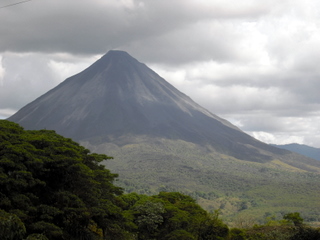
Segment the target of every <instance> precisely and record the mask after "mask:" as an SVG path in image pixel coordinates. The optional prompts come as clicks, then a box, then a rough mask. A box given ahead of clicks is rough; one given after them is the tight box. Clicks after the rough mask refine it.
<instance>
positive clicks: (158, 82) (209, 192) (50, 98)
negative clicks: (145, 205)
mask: <svg viewBox="0 0 320 240" xmlns="http://www.w3.org/2000/svg"><path fill="white" fill-rule="evenodd" d="M8 120H10V121H13V122H16V123H19V124H20V125H22V126H23V127H24V128H26V129H34V130H37V129H52V130H55V131H56V132H57V133H59V134H61V135H63V136H65V137H69V138H72V139H73V140H75V141H78V142H80V143H81V144H82V145H84V146H85V147H87V148H89V149H91V150H92V151H95V152H97V153H106V154H108V155H110V156H113V157H114V160H112V161H108V162H106V166H107V167H108V168H109V169H111V170H112V171H113V172H116V173H119V175H120V177H119V185H121V186H122V187H124V188H125V189H126V190H127V191H128V192H129V191H137V192H140V193H155V192H157V191H180V192H183V193H188V194H190V195H192V196H194V197H196V198H197V199H198V201H199V203H200V204H202V205H203V206H204V207H206V208H207V209H213V208H214V209H217V208H220V209H221V212H222V214H223V215H224V216H225V217H234V216H235V215H239V214H253V215H255V216H259V217H260V218H261V219H262V218H263V216H264V215H266V214H267V215H268V214H273V213H274V214H276V215H277V214H278V215H279V214H282V213H285V212H287V211H298V212H300V213H301V214H302V216H304V217H305V218H307V220H315V219H316V216H319V213H320V204H319V201H318V200H319V197H320V194H319V193H320V181H319V176H320V162H319V161H316V160H313V159H309V158H307V157H303V156H301V155H299V154H296V153H292V152H290V151H287V150H283V149H279V148H276V147H273V146H270V145H268V144H265V143H263V142H260V141H258V140H256V139H254V138H252V137H251V136H249V135H247V134H246V133H244V132H243V131H241V130H240V129H239V128H237V127H236V126H234V125H232V124H231V123H229V122H228V121H226V120H224V119H222V118H220V117H218V116H216V115H215V114H212V113H210V112H209V111H207V110H206V109H205V108H203V107H201V106H200V105H198V104H197V103H195V102H194V101H193V100H192V99H190V98H189V97H188V96H186V95H185V94H183V93H181V92H180V91H178V90H177V89H176V88H174V87H173V86H172V85H170V84H169V83H168V82H166V81H165V80H164V79H163V78H161V77H160V76H159V75H158V74H156V73H155V72H154V71H152V70H151V69H150V68H148V67H147V66H146V65H145V64H143V63H140V62H139V61H137V60H136V59H134V58H133V57H131V56H130V55H129V54H128V53H126V52H123V51H109V52H108V53H107V54H106V55H104V56H103V57H102V58H101V59H99V60H98V61H97V62H95V63H94V64H92V65H91V66H90V67H88V68H87V69H85V70H84V71H82V72H80V73H78V74H76V75H74V76H72V77H70V78H68V79H66V80H65V81H64V82H62V83H61V84H59V85H58V86H57V87H55V88H53V89H52V90H50V91H49V92H47V93H45V94H44V95H42V96H40V97H39V98H37V99H36V100H34V101H33V102H31V103H29V104H28V105H26V106H25V107H23V108H22V109H21V110H19V111H18V112H17V113H16V114H14V115H13V116H11V117H10V118H9V119H8Z"/></svg>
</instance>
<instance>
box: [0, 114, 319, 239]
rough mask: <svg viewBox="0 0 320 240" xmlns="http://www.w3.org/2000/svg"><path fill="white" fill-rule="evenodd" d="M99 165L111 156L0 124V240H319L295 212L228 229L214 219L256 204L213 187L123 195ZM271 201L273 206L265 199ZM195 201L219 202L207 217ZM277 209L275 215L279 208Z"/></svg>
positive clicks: (242, 220)
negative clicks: (191, 190)
mask: <svg viewBox="0 0 320 240" xmlns="http://www.w3.org/2000/svg"><path fill="white" fill-rule="evenodd" d="M105 159H111V157H108V156H106V155H104V154H96V153H90V151H89V150H87V149H85V148H84V147H82V146H80V145H79V144H78V143H75V142H73V141H72V140H71V139H67V138H64V137H62V136H60V135H57V134H56V133H55V132H54V131H47V130H40V131H25V130H24V129H23V128H21V127H20V126H19V125H17V124H14V123H11V122H9V121H5V120H1V121H0V189H1V192H0V239H4V240H19V239H26V240H60V239H61V240H62V239H68V240H72V239H75V240H76V239H80V240H81V239H83V240H103V239H112V240H122V239H123V240H130V239H131V240H147V239H148V240H150V239H157V240H195V239H197V240H211V239H225V240H236V239H248V240H254V239H256V240H260V239H261V240H264V239H286V240H298V239H311V240H313V239H319V238H320V230H319V229H317V228H314V227H310V226H307V225H305V224H304V219H303V217H302V216H300V213H298V212H293V211H291V212H283V213H282V215H281V216H280V218H279V216H276V215H274V214H273V213H271V212H266V213H265V214H264V219H263V221H261V222H260V223H259V224H256V221H255V219H252V218H250V217H248V216H250V215H237V221H234V224H235V225H237V226H234V227H233V228H229V227H228V226H227V224H226V223H225V222H224V221H223V220H222V219H221V218H220V216H221V213H222V211H225V209H226V208H229V207H228V205H232V204H231V203H235V205H234V206H233V207H234V208H235V209H237V210H236V211H235V212H237V213H239V212H245V211H247V210H248V209H250V208H253V209H254V207H255V206H256V205H259V204H261V202H260V201H259V200H257V201H255V200H254V199H253V198H252V196H253V195H250V194H249V193H250V191H247V193H248V195H242V196H240V195H237V194H234V195H233V194H231V193H232V191H230V195H229V196H223V195H222V192H223V191H221V189H222V187H223V186H222V185H221V186H220V185H219V184H218V185H216V186H217V190H216V191H213V190H212V191H210V192H205V191H203V189H201V185H200V187H199V189H198V191H196V192H195V193H194V194H193V196H192V197H191V196H189V195H192V194H191V193H189V195H187V194H183V193H180V192H174V191H172V192H168V191H161V192H159V193H156V194H153V195H152V194H149V195H146V194H141V193H135V192H131V193H126V194H124V193H123V191H122V189H121V188H120V187H118V186H115V185H114V181H115V179H116V177H117V174H113V173H111V172H110V171H109V170H108V169H106V168H105V167H104V166H103V165H102V164H101V163H102V162H103V160H105ZM268 171H269V170H268ZM146 175H148V174H147V173H146ZM205 176H207V177H209V175H205ZM305 176H309V175H305ZM312 177H313V176H311V178H312ZM201 181H205V178H202V179H201ZM127 184H128V185H129V184H130V183H129V181H128V182H127ZM246 184H249V185H250V183H246ZM250 186H251V185H250ZM267 186H269V185H267ZM290 186H292V185H290V184H288V185H286V187H287V188H288V192H289V191H291V190H292V189H291V188H290ZM229 187H230V186H228V187H227V188H229ZM160 188H163V189H164V190H168V189H170V188H171V187H170V186H169V185H167V186H166V185H164V186H161V187H160ZM172 188H174V187H173V186H172ZM204 189H205V188H204ZM248 189H250V190H251V189H252V188H248ZM293 189H295V188H293ZM272 190H275V189H274V188H272ZM149 191H150V192H149V193H151V191H152V190H149ZM233 191H234V192H236V193H237V192H238V190H236V189H235V190H233ZM251 191H253V190H251ZM253 192H254V191H253ZM306 193H307V192H306ZM259 194H261V192H259ZM284 194H285V192H284ZM262 197H266V196H262ZM270 198H271V200H272V196H270ZM196 199H198V200H201V199H207V200H210V201H211V200H213V201H218V202H219V204H220V205H219V206H218V207H214V206H212V209H213V210H212V211H211V212H208V211H206V210H204V209H203V208H202V207H201V206H200V205H199V204H198V203H197V202H196ZM261 201H262V200H261ZM289 205H290V203H289ZM277 207H279V209H281V208H282V207H283V206H282V205H280V206H277ZM231 208H232V207H230V209H231ZM214 209H215V210H214ZM217 209H219V210H217ZM276 214H277V213H276ZM315 217H317V216H315Z"/></svg>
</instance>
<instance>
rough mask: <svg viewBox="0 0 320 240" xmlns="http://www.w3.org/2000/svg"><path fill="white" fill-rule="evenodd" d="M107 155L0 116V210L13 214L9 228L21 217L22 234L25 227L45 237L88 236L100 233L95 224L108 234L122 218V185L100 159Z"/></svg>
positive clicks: (16, 226) (14, 226) (106, 157)
mask: <svg viewBox="0 0 320 240" xmlns="http://www.w3.org/2000/svg"><path fill="white" fill-rule="evenodd" d="M108 158H110V157H108V156H106V155H102V154H90V152H89V150H87V149H85V148H83V147H81V146H80V145H79V144H77V143H75V142H73V141H72V140H71V139H67V138H64V137H62V136H60V135H57V134H56V133H55V132H54V131H47V130H41V131H24V130H23V129H22V128H21V127H20V126H18V125H17V124H14V123H11V122H8V121H0V189H1V193H0V208H1V209H2V212H1V216H2V217H3V218H6V219H8V221H9V218H13V220H10V221H11V225H10V227H11V228H18V226H20V225H21V224H20V223H19V220H21V221H22V223H23V226H20V229H19V232H20V233H21V235H23V232H24V227H25V231H26V234H32V233H39V234H45V235H46V236H47V237H48V238H49V239H62V238H68V239H80V236H81V237H82V238H83V237H84V236H86V238H90V237H91V236H92V237H93V236H98V235H99V234H100V235H101V233H99V232H97V231H95V229H97V228H98V229H101V231H102V235H104V236H112V235H113V234H114V231H115V226H114V225H117V226H121V225H122V224H123V222H124V221H123V216H122V215H121V214H120V213H121V208H120V205H119V203H118V202H119V200H118V197H117V196H118V195H120V194H121V193H122V191H121V189H120V188H119V187H116V186H114V185H113V184H112V182H113V180H114V179H115V177H116V176H117V175H116V174H112V173H110V171H109V170H107V169H105V168H104V167H103V166H101V165H100V164H99V163H100V162H101V161H102V160H104V159H108ZM8 214H9V215H8ZM14 219H19V220H14ZM19 224H20V225H19ZM2 239H3V238H2ZM12 239H18V238H12Z"/></svg>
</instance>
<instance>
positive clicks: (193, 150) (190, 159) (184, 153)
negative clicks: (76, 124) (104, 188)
mask: <svg viewBox="0 0 320 240" xmlns="http://www.w3.org/2000/svg"><path fill="white" fill-rule="evenodd" d="M132 142H133V143H131V144H126V145H122V146H116V145H114V144H103V145H100V146H91V145H89V144H87V145H86V146H87V147H88V148H90V149H92V151H95V152H98V153H103V152H106V153H108V154H110V155H112V156H113V157H114V160H110V161H106V162H103V164H105V166H106V167H107V168H108V169H111V170H112V171H114V172H117V173H118V174H119V178H118V181H117V182H116V185H117V186H121V187H122V188H123V189H124V191H125V192H126V193H130V192H137V193H139V194H148V195H152V194H157V193H158V192H160V191H167V192H168V191H169V192H172V191H178V192H182V193H184V194H187V195H189V196H192V197H193V198H195V199H196V200H197V202H198V203H199V204H200V205H201V206H202V207H203V208H204V209H206V210H207V211H213V210H214V209H221V217H222V219H223V220H224V221H225V222H227V223H228V225H232V223H233V222H235V221H236V220H237V219H238V218H243V217H247V216H250V217H251V218H254V219H255V221H256V223H258V224H262V223H263V221H264V216H265V214H266V213H271V214H275V215H276V216H278V217H281V216H282V215H283V214H284V213H286V212H300V213H301V216H302V217H303V218H304V219H305V221H306V222H319V215H320V202H319V199H320V174H319V172H320V168H318V167H316V166H314V167H311V165H308V163H307V161H306V162H304V161H301V163H300V165H301V166H302V167H301V168H298V167H297V163H296V162H297V160H294V161H293V160H292V161H293V162H294V164H293V163H290V161H289V160H288V159H290V158H291V157H292V159H293V158H294V157H295V156H291V155H289V156H283V159H277V160H273V161H269V162H266V163H256V162H252V161H244V160H238V159H235V158H232V157H229V156H226V155H221V154H219V153H218V152H216V151H214V149H212V148H211V147H207V146H198V145H196V144H193V143H188V142H184V141H180V140H168V139H144V138H143V137H141V139H136V140H133V141H132ZM84 144H85V143H84ZM305 169H312V170H310V171H307V170H305Z"/></svg>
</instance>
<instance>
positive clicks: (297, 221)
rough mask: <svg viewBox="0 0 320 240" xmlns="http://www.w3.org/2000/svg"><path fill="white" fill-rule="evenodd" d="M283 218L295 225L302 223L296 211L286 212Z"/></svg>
mask: <svg viewBox="0 0 320 240" xmlns="http://www.w3.org/2000/svg"><path fill="white" fill-rule="evenodd" d="M283 219H285V220H287V221H289V222H292V223H293V224H294V226H296V227H299V226H302V223H303V218H302V217H300V213H298V212H293V213H287V214H285V215H284V216H283Z"/></svg>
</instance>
